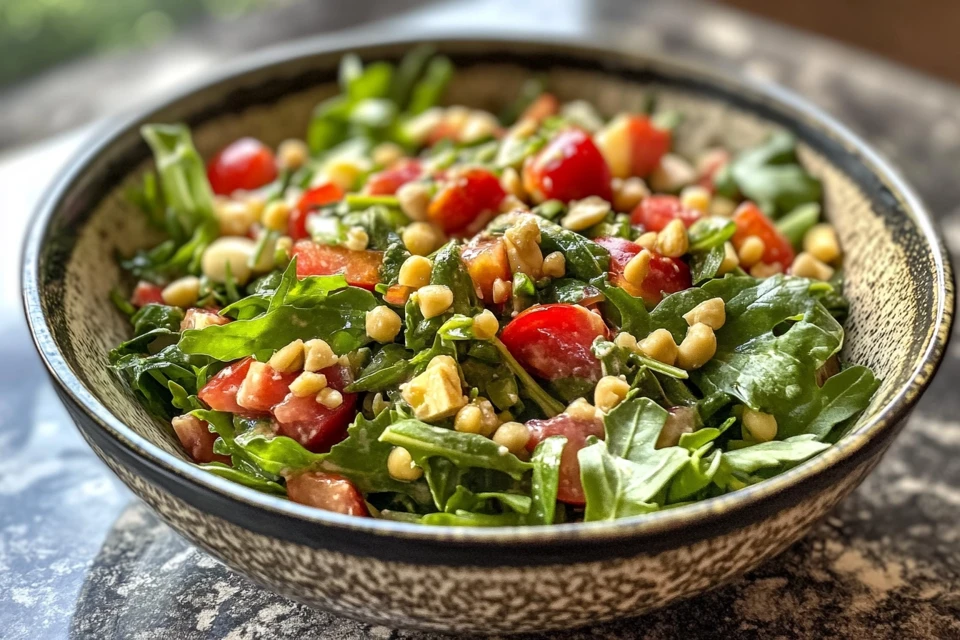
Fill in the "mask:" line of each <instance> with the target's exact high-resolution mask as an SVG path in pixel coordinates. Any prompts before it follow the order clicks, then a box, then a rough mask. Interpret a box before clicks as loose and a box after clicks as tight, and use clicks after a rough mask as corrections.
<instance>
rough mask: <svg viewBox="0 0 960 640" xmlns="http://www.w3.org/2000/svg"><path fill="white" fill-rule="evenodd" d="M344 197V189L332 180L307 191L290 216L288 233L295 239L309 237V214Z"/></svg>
mask: <svg viewBox="0 0 960 640" xmlns="http://www.w3.org/2000/svg"><path fill="white" fill-rule="evenodd" d="M342 198H343V189H341V188H340V187H338V186H337V185H335V184H333V183H332V182H327V183H324V184H321V185H320V186H319V187H314V188H312V189H308V190H307V191H305V192H304V193H303V195H302V196H300V201H299V202H298V203H297V206H296V207H294V209H293V211H291V212H290V217H289V218H288V219H287V235H289V236H290V237H291V238H293V239H294V240H302V239H304V238H306V237H309V235H310V234H309V233H307V216H308V215H310V214H311V213H313V211H314V210H315V209H317V208H319V207H322V206H323V205H325V204H331V203H333V202H337V201H338V200H340V199H342Z"/></svg>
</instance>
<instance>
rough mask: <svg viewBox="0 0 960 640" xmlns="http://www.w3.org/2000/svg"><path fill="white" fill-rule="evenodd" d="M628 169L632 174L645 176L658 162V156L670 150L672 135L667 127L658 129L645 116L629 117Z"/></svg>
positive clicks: (660, 156)
mask: <svg viewBox="0 0 960 640" xmlns="http://www.w3.org/2000/svg"><path fill="white" fill-rule="evenodd" d="M627 131H628V132H629V135H630V169H631V172H632V173H633V175H635V176H640V177H641V178H646V177H647V176H648V175H650V174H651V173H652V172H653V170H654V169H656V168H657V166H658V165H659V164H660V158H662V157H663V156H664V154H666V153H667V152H668V151H670V144H671V142H672V135H671V133H670V131H669V130H668V129H659V128H657V127H655V126H654V125H653V123H652V122H650V118H647V117H646V116H633V117H632V118H630V122H629V124H628V128H627Z"/></svg>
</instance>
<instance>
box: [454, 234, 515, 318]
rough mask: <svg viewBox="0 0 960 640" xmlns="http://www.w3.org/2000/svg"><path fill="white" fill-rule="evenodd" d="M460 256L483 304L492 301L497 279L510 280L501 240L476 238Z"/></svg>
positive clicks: (505, 254)
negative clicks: (494, 284)
mask: <svg viewBox="0 0 960 640" xmlns="http://www.w3.org/2000/svg"><path fill="white" fill-rule="evenodd" d="M460 256H461V257H462V258H463V262H464V263H465V264H466V265H467V271H468V272H469V273H470V277H471V278H472V279H473V284H474V287H476V289H477V291H478V292H479V294H480V297H481V298H482V299H483V300H484V301H485V302H491V301H492V300H493V283H494V281H495V280H496V279H497V278H500V279H501V280H504V281H506V282H509V281H510V279H511V276H510V260H509V259H508V258H507V249H506V247H505V246H504V244H503V239H502V238H494V237H482V236H477V237H476V238H474V239H473V240H471V241H470V244H468V245H467V246H465V247H464V248H463V251H461V253H460Z"/></svg>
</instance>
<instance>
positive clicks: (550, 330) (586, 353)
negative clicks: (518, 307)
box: [500, 304, 608, 382]
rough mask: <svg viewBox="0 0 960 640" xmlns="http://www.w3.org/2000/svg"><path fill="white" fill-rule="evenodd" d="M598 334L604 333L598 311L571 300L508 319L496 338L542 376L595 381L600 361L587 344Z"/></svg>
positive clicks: (553, 378) (597, 377)
mask: <svg viewBox="0 0 960 640" xmlns="http://www.w3.org/2000/svg"><path fill="white" fill-rule="evenodd" d="M598 336H603V337H607V336H608V331H607V327H606V325H605V324H603V320H602V319H601V318H600V316H599V315H597V314H595V313H593V312H591V311H587V310H586V309H585V308H583V307H581V306H579V305H575V304H543V305H535V306H533V307H530V308H529V309H527V310H526V311H524V312H522V313H521V314H520V315H518V316H517V317H516V318H514V319H513V320H511V321H510V324H508V325H507V326H506V327H505V328H504V329H503V333H502V334H501V337H500V339H501V340H503V343H504V344H505V345H506V346H507V349H509V350H510V353H512V354H513V357H515V358H516V359H517V360H518V361H519V362H520V364H522V365H523V367H524V368H525V369H527V370H528V371H531V372H533V373H534V374H535V375H537V376H539V377H541V378H543V379H545V380H557V379H559V378H570V377H573V376H576V377H578V378H585V379H587V380H591V381H594V382H596V381H597V380H599V379H600V361H599V360H597V359H596V357H594V355H593V352H591V350H590V346H591V345H592V344H593V341H594V340H595V339H596V338H597V337H598Z"/></svg>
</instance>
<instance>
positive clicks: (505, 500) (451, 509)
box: [443, 485, 531, 515]
mask: <svg viewBox="0 0 960 640" xmlns="http://www.w3.org/2000/svg"><path fill="white" fill-rule="evenodd" d="M492 501H496V502H498V503H499V504H501V505H502V506H504V507H506V508H508V509H510V510H511V511H513V512H515V513H520V514H523V515H527V514H528V513H530V503H531V500H530V496H524V495H519V494H516V493H504V492H502V491H481V492H479V493H475V492H473V491H471V490H470V489H467V488H466V487H464V486H463V485H459V486H458V487H457V488H456V490H455V491H454V492H453V495H451V496H450V497H449V498H448V499H447V501H446V504H445V505H444V509H443V510H444V511H446V512H447V513H456V512H458V511H474V512H477V511H487V506H488V505H489V503H490V502H492Z"/></svg>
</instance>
